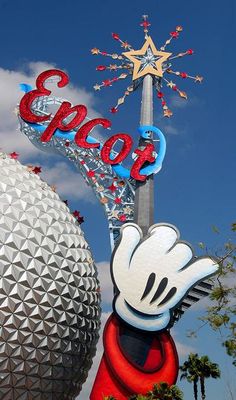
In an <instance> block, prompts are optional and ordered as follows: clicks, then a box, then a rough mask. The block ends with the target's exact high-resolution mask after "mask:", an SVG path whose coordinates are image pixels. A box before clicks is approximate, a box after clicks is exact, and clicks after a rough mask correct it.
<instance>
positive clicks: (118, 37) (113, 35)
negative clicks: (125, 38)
mask: <svg viewBox="0 0 236 400" xmlns="http://www.w3.org/2000/svg"><path fill="white" fill-rule="evenodd" d="M112 37H113V39H115V40H119V39H120V36H119V35H118V33H112Z"/></svg>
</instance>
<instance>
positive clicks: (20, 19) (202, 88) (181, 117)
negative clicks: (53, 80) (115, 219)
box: [0, 0, 236, 399]
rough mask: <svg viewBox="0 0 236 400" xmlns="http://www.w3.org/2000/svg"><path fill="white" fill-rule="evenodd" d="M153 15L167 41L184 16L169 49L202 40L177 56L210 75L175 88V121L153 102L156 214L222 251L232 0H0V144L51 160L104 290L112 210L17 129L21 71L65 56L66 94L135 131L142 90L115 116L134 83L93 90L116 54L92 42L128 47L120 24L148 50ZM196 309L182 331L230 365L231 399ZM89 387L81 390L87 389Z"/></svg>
mask: <svg viewBox="0 0 236 400" xmlns="http://www.w3.org/2000/svg"><path fill="white" fill-rule="evenodd" d="M143 13H145V14H148V15H149V17H150V18H149V19H150V22H151V23H152V26H151V29H150V34H151V36H152V38H153V40H154V42H155V44H156V46H157V47H159V46H160V45H161V44H162V43H163V42H164V41H165V40H166V39H167V38H168V35H169V32H171V31H173V30H174V28H175V26H176V25H182V26H183V28H184V30H183V32H182V33H181V35H180V38H179V39H178V40H176V41H173V45H171V47H170V49H171V50H172V51H173V52H176V53H177V52H179V51H184V50H186V49H188V48H192V49H194V50H195V53H194V55H193V56H191V57H185V58H183V59H179V60H176V62H175V64H174V66H175V69H176V70H182V71H186V72H188V73H190V74H192V75H195V74H199V75H202V76H204V81H203V83H202V85H197V84H194V83H193V82H191V81H188V82H187V81H186V80H182V81H180V82H179V86H180V88H182V89H183V90H185V91H186V92H187V93H188V96H189V99H188V101H187V102H184V100H183V101H182V102H180V101H176V98H175V97H173V92H171V91H170V90H169V89H168V88H167V89H166V90H165V92H166V98H167V100H169V103H170V105H171V108H172V110H173V112H174V116H173V117H172V118H171V120H164V119H163V118H162V116H161V115H162V114H161V108H160V104H159V101H158V99H156V98H155V99H154V100H155V101H154V110H155V113H154V114H155V118H154V122H155V125H156V126H158V127H160V128H161V129H162V131H163V133H164V134H166V138H167V155H166V158H165V161H164V165H163V169H162V171H161V172H160V173H159V174H158V175H157V176H156V178H155V221H156V222H161V221H166V222H169V223H172V224H174V225H176V226H177V227H178V228H179V230H180V232H181V237H182V239H185V240H188V241H190V242H191V243H192V244H193V245H194V246H195V248H196V251H198V249H197V243H198V242H205V243H206V244H207V246H208V248H210V249H212V251H214V249H217V248H218V247H219V246H221V245H222V243H224V241H225V240H226V239H227V238H228V237H232V233H231V232H230V224H231V223H232V222H233V221H235V210H236V206H235V195H236V193H235V170H236V157H235V148H236V136H235V126H234V121H233V118H234V113H235V111H234V110H235V78H234V75H233V72H234V71H233V61H234V59H235V55H234V53H233V49H234V46H235V44H234V43H233V37H234V36H235V19H236V16H235V3H234V2H233V0H227V1H226V2H224V3H222V2H215V1H212V0H208V1H207V2H206V1H203V0H198V1H197V2H195V1H193V0H190V1H188V2H186V1H185V0H179V1H173V0H171V1H169V2H168V3H164V2H161V1H159V0H147V1H146V2H145V3H144V2H143V1H140V0H136V1H132V2H131V1H129V2H128V1H127V0H126V1H125V0H120V1H113V2H111V1H107V0H104V1H97V0H95V1H89V2H81V1H78V0H67V2H64V1H62V0H50V1H46V0H41V1H40V2H35V1H32V0H31V1H30V0H22V1H17V0H12V1H4V0H0V46H1V47H0V48H1V62H0V86H1V93H0V138H1V145H0V147H1V148H2V149H3V150H6V151H7V152H9V151H18V152H19V153H20V155H21V157H20V160H21V161H22V162H23V163H24V162H34V163H36V164H41V165H42V167H43V169H44V171H45V172H44V175H43V177H44V178H45V179H47V180H48V181H49V183H56V185H57V187H58V191H59V193H61V196H62V198H65V197H66V198H68V199H69V202H70V205H71V208H72V209H75V208H76V209H79V210H80V211H81V212H82V214H83V215H84V217H85V221H86V222H85V223H84V225H83V229H84V231H85V234H86V237H87V240H88V242H89V243H90V245H91V247H92V250H93V254H94V257H95V260H96V262H97V263H100V264H99V265H100V267H101V269H102V268H103V271H102V272H101V271H100V273H101V275H102V276H104V277H105V278H104V279H105V283H104V285H105V289H104V291H106V290H108V291H109V288H108V286H109V284H108V282H107V281H106V279H107V278H106V276H107V271H108V268H107V262H108V260H109V257H110V248H109V236H108V229H107V224H106V220H105V218H104V213H103V210H102V207H101V206H100V204H98V203H96V200H95V199H94V198H93V195H92V193H91V192H90V191H89V190H88V188H87V187H86V186H85V185H84V184H83V182H82V180H81V178H80V177H79V176H78V173H77V171H75V169H73V166H71V165H70V164H68V163H67V162H66V160H64V159H61V158H58V157H50V158H49V157H48V156H45V154H42V153H40V152H38V151H36V150H35V149H33V148H32V147H30V144H28V143H27V141H26V139H25V138H22V133H20V132H18V131H16V127H17V120H16V117H15V115H14V114H13V113H12V111H13V109H14V107H15V105H16V103H17V101H19V99H20V96H21V93H20V92H19V90H18V88H17V84H18V83H20V82H22V80H24V81H26V82H29V83H33V81H34V79H35V76H36V75H37V74H38V73H39V72H40V71H42V70H43V69H46V68H47V67H48V66H49V67H52V66H53V65H55V66H56V67H58V68H60V69H64V70H66V71H67V72H68V73H69V76H70V79H71V82H72V84H73V88H69V89H68V90H67V92H66V94H67V99H68V100H69V101H72V102H74V103H77V102H78V103H79V102H82V103H83V104H85V105H87V106H88V109H89V115H90V116H91V117H93V116H94V115H97V114H100V115H102V116H104V117H107V118H111V120H112V130H111V134H114V133H117V132H126V133H129V134H132V136H133V137H135V136H136V133H137V128H138V123H139V112H140V100H141V99H140V91H137V92H135V93H134V94H133V95H132V96H130V97H129V98H128V99H127V101H126V104H125V106H123V107H121V108H120V111H119V113H117V114H116V115H114V116H113V115H111V114H110V113H109V111H108V110H109V108H110V107H111V106H112V105H114V104H115V103H116V99H117V98H118V97H120V95H121V94H122V93H123V91H124V88H125V87H126V83H125V82H124V83H123V82H121V83H117V84H114V86H113V87H111V88H106V89H104V91H101V92H95V93H94V92H93V89H92V87H93V85H94V84H95V83H96V82H100V81H102V80H103V79H104V78H105V77H109V71H108V72H104V73H99V72H96V70H95V68H96V65H99V64H105V62H106V61H107V60H106V59H104V58H103V57H101V56H98V57H95V56H92V55H91V54H90V49H91V48H93V47H98V48H100V49H102V50H108V51H111V52H119V51H120V50H121V49H120V47H119V46H118V43H117V42H115V41H114V40H113V39H112V37H111V32H117V33H120V35H121V37H122V38H124V40H126V39H127V40H128V41H129V42H130V43H131V44H132V46H133V47H134V48H136V49H139V48H140V47H141V46H142V44H143V33H142V29H141V28H140V27H139V23H140V20H141V15H142V14H143ZM109 61H110V60H108V62H109ZM176 79H177V78H176ZM177 83H178V82H177ZM77 96H78V101H77ZM27 146H28V147H27ZM68 176H70V179H69V180H68ZM66 183H67V184H66ZM75 187H76V190H75ZM95 218H96V225H94V220H95ZM212 225H216V226H218V227H219V229H220V232H221V233H220V235H217V234H214V233H213V232H212V229H211V227H212ZM104 271H105V272H104ZM101 279H103V278H101ZM104 297H105V299H104V310H105V311H107V310H108V308H109V306H108V304H109V301H108V300H106V294H104ZM108 297H109V296H108ZM196 308H197V309H196V310H195V311H191V310H190V311H189V312H188V313H187V314H186V315H185V317H184V318H183V319H182V320H181V321H180V322H179V323H178V324H177V325H176V327H175V334H176V335H177V340H178V341H179V342H181V343H182V345H185V346H189V347H191V348H192V349H193V350H196V351H198V352H199V354H205V353H207V354H209V355H210V357H211V358H212V359H213V360H214V361H217V362H219V363H220V365H221V368H222V370H223V378H222V380H221V381H219V382H217V381H215V382H214V381H213V382H209V384H208V398H209V399H211V398H212V399H213V398H215V396H216V394H217V395H218V398H220V399H229V398H230V397H229V394H228V389H227V382H226V377H227V379H228V380H229V381H230V379H231V378H230V377H231V376H233V373H235V370H233V367H231V366H230V360H228V359H227V357H226V356H225V355H224V352H223V350H222V349H221V346H220V342H219V339H218V338H217V335H216V334H215V333H212V332H210V331H209V330H208V329H205V330H204V331H200V332H199V337H198V339H196V340H192V341H191V340H188V339H186V337H185V332H186V330H187V329H189V328H191V329H192V327H193V326H197V324H198V322H197V316H198V315H199V314H201V313H202V310H201V307H200V306H197V307H196ZM202 308H203V306H202ZM227 369H228V370H227ZM91 379H92V378H91ZM230 384H232V385H233V383H232V382H230ZM181 386H182V387H183V388H184V390H185V393H186V398H191V394H190V393H191V388H190V387H189V385H187V384H184V385H183V384H182V383H181ZM234 389H235V388H234ZM84 393H87V392H84ZM83 396H84V397H83ZM83 396H82V397H80V398H86V396H87V395H86V394H84V395H83Z"/></svg>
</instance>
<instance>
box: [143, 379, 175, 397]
mask: <svg viewBox="0 0 236 400" xmlns="http://www.w3.org/2000/svg"><path fill="white" fill-rule="evenodd" d="M147 395H148V396H149V397H147V399H148V400H149V399H150V400H152V399H153V400H154V399H160V400H183V393H182V392H181V390H180V389H179V388H178V386H176V385H168V383H166V382H160V383H158V384H156V385H154V386H153V390H152V391H151V392H149V393H147Z"/></svg>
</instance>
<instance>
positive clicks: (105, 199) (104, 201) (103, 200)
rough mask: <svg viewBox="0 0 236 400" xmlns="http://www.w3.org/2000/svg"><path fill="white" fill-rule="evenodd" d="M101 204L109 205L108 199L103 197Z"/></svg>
mask: <svg viewBox="0 0 236 400" xmlns="http://www.w3.org/2000/svg"><path fill="white" fill-rule="evenodd" d="M100 203H102V204H107V203H108V199H107V198H106V197H101V199H100Z"/></svg>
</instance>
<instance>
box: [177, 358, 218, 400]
mask: <svg viewBox="0 0 236 400" xmlns="http://www.w3.org/2000/svg"><path fill="white" fill-rule="evenodd" d="M180 370H181V371H182V372H183V373H182V375H181V376H180V379H183V378H185V379H187V381H188V382H193V391H194V399H195V400H197V398H198V388H197V384H198V381H200V388H201V398H202V400H205V398H206V393H205V379H206V378H214V379H217V378H219V377H220V369H219V366H218V364H216V363H212V362H211V361H210V360H209V357H208V356H202V357H198V354H193V353H190V355H189V357H188V360H187V361H185V362H184V364H183V365H182V367H180Z"/></svg>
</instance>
